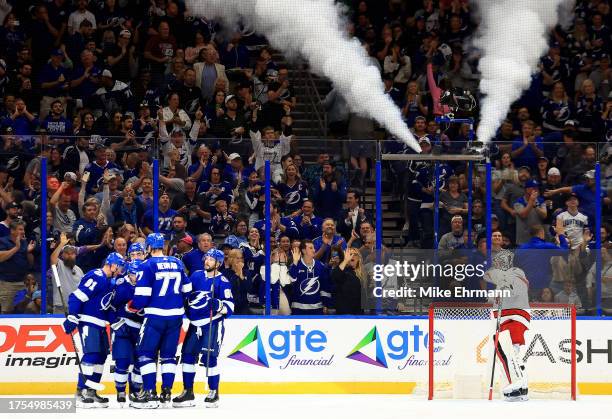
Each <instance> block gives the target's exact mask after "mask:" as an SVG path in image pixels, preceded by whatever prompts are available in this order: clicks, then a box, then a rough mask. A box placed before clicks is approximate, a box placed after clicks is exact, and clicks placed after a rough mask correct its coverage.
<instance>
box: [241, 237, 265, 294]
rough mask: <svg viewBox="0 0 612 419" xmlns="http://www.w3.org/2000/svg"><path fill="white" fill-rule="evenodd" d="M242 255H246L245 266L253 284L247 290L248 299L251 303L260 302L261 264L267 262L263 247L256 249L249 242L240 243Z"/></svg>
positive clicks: (249, 280)
mask: <svg viewBox="0 0 612 419" xmlns="http://www.w3.org/2000/svg"><path fill="white" fill-rule="evenodd" d="M240 250H242V255H243V257H244V266H245V268H246V276H247V281H248V282H249V283H250V284H251V287H250V289H249V291H248V292H247V300H248V302H249V303H250V304H255V305H258V304H259V289H260V287H261V283H262V278H261V275H260V273H259V272H260V269H261V266H262V265H263V264H264V263H265V261H266V258H265V255H264V253H263V250H262V249H255V248H254V247H253V246H251V245H250V244H248V243H242V244H241V245H240Z"/></svg>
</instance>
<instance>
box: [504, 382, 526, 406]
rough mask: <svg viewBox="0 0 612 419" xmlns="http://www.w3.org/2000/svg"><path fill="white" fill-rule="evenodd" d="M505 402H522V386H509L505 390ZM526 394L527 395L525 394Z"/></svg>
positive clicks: (517, 384)
mask: <svg viewBox="0 0 612 419" xmlns="http://www.w3.org/2000/svg"><path fill="white" fill-rule="evenodd" d="M503 393H504V400H505V401H507V402H522V401H524V400H523V398H522V388H521V384H519V383H516V384H509V385H507V386H506V387H504V389H503ZM525 394H526V393H525Z"/></svg>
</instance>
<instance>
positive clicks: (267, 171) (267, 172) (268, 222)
mask: <svg viewBox="0 0 612 419" xmlns="http://www.w3.org/2000/svg"><path fill="white" fill-rule="evenodd" d="M265 177H266V186H265V194H266V200H265V202H266V206H265V210H264V211H265V225H266V227H265V230H266V231H265V232H266V245H265V249H266V268H265V273H266V275H265V276H266V278H265V280H266V309H265V314H266V316H269V315H270V311H271V310H270V307H271V304H270V298H271V297H270V295H271V287H270V285H271V284H270V282H271V281H272V276H271V272H270V270H271V269H270V267H271V263H270V253H271V252H272V249H271V247H270V241H271V240H270V239H271V234H270V233H271V231H270V229H271V228H272V220H270V206H271V204H272V193H271V187H270V182H271V176H270V161H269V160H266V163H265Z"/></svg>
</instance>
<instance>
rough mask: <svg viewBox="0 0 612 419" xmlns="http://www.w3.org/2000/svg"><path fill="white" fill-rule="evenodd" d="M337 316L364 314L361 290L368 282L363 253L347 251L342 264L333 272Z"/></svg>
mask: <svg viewBox="0 0 612 419" xmlns="http://www.w3.org/2000/svg"><path fill="white" fill-rule="evenodd" d="M331 280H332V282H333V285H334V299H335V304H334V306H335V308H336V314H337V315H344V314H353V315H357V314H362V313H363V308H362V302H361V289H362V283H365V282H366V278H365V273H364V272H363V263H362V260H361V253H359V251H358V250H357V249H347V250H346V251H345V252H344V255H343V258H342V262H340V264H339V265H338V266H337V267H336V268H334V269H333V270H332V271H331Z"/></svg>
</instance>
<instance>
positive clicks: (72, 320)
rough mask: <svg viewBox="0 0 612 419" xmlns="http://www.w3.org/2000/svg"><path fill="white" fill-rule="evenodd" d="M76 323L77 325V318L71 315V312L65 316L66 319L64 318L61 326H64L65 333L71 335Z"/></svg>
mask: <svg viewBox="0 0 612 419" xmlns="http://www.w3.org/2000/svg"><path fill="white" fill-rule="evenodd" d="M78 325H79V318H78V317H77V316H73V315H72V314H69V315H68V316H67V317H66V320H64V324H63V325H62V326H63V327H64V331H65V332H66V334H68V335H71V334H72V332H74V329H76V328H77V326H78Z"/></svg>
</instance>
